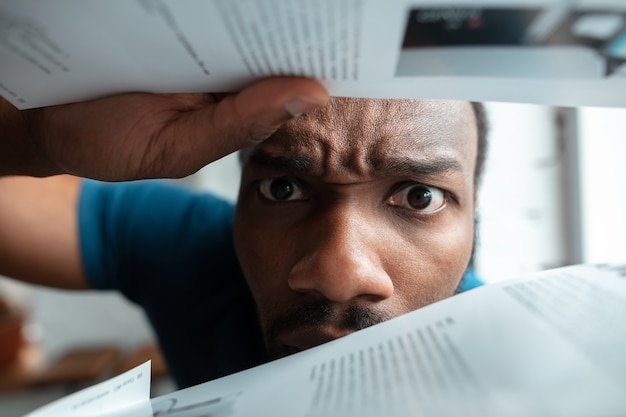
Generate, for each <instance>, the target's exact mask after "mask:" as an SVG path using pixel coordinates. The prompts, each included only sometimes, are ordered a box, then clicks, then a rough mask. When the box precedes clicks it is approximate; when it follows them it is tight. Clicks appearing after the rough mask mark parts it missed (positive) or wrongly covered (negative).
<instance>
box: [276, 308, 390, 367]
mask: <svg viewBox="0 0 626 417" xmlns="http://www.w3.org/2000/svg"><path fill="white" fill-rule="evenodd" d="M393 316H394V315H392V314H389V313H385V312H383V311H379V310H373V309H371V308H366V307H362V306H359V305H349V306H340V305H338V304H336V303H333V302H331V301H328V300H318V301H314V302H310V303H307V304H302V305H297V306H295V307H293V308H291V309H288V310H286V311H285V312H283V313H281V314H279V315H277V316H275V317H274V318H272V319H271V320H269V321H268V322H267V323H266V326H265V331H264V333H265V334H264V336H265V344H266V346H267V350H268V353H269V355H270V357H271V358H272V359H276V358H279V357H282V356H285V355H286V353H285V352H284V349H282V348H281V347H280V346H279V345H278V343H277V340H278V338H279V336H280V335H282V334H287V333H290V332H294V331H298V330H303V329H312V328H321V327H332V328H333V329H334V330H337V331H342V332H346V333H347V332H355V331H357V330H361V329H365V328H366V327H370V326H373V325H375V324H378V323H382V322H383V321H386V320H389V319H390V318H392V317H393Z"/></svg>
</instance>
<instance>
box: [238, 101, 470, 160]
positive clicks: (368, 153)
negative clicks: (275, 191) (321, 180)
mask: <svg viewBox="0 0 626 417" xmlns="http://www.w3.org/2000/svg"><path fill="white" fill-rule="evenodd" d="M475 143H476V123H475V119H474V116H473V110H472V108H471V106H470V104H469V103H466V102H455V101H418V100H372V99H355V98H334V99H332V100H331V102H330V104H329V105H328V106H326V107H324V108H322V109H318V110H317V111H314V112H311V113H307V114H305V115H303V116H301V117H299V118H297V119H294V120H292V121H290V122H288V123H287V124H285V125H284V126H283V127H282V128H281V129H279V130H278V131H277V132H276V133H275V134H274V135H273V136H272V137H271V138H270V139H268V140H267V141H266V142H264V143H263V144H262V145H260V146H259V147H257V150H262V151H263V152H265V153H270V154H273V155H280V156H283V157H286V158H289V157H298V156H307V157H309V158H311V159H313V160H314V161H315V160H319V161H320V162H321V161H322V160H328V159H329V158H334V159H335V162H336V163H339V164H344V163H346V164H347V163H348V162H347V161H355V160H361V161H367V162H369V163H375V162H376V159H382V160H384V159H385V158H386V157H389V156H398V155H403V156H406V155H410V154H414V155H417V154H419V155H421V156H426V157H428V156H429V154H433V155H434V154H441V153H446V152H447V151H448V150H455V151H458V150H459V149H460V148H468V146H467V145H468V144H470V145H472V146H474V147H475ZM472 146H470V147H469V148H470V149H471V148H472ZM246 153H249V151H248V152H246ZM244 162H245V157H244Z"/></svg>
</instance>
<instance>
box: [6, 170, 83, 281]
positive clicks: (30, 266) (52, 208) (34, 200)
mask: <svg viewBox="0 0 626 417" xmlns="http://www.w3.org/2000/svg"><path fill="white" fill-rule="evenodd" d="M79 188H80V180H79V179H78V178H76V177H71V176H65V175H61V176H54V177H50V178H45V179H40V178H29V177H4V178H0V274H2V275H5V276H7V277H11V278H15V279H19V280H22V281H27V282H30V283H34V284H40V285H45V286H52V287H59V288H69V289H82V288H87V281H86V279H85V275H84V272H83V268H82V266H81V258H80V249H79V242H78V230H77V217H76V216H77V205H76V203H77V198H78V192H79Z"/></svg>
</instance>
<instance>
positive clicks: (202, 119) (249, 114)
mask: <svg viewBox="0 0 626 417" xmlns="http://www.w3.org/2000/svg"><path fill="white" fill-rule="evenodd" d="M328 100H329V95H328V92H327V91H326V89H325V88H324V87H323V86H322V85H321V84H319V83H318V82H316V81H313V80H310V79H306V78H272V79H266V80H263V81H260V82H258V83H256V84H254V85H252V86H250V87H248V88H246V89H245V90H243V91H241V92H240V93H238V94H236V95H231V96H228V97H226V98H224V99H223V100H221V101H220V102H219V103H218V104H217V105H214V106H211V107H210V108H204V109H199V110H196V111H193V112H190V114H188V115H186V116H185V117H184V118H183V120H179V121H178V123H177V126H176V127H177V129H176V130H178V131H179V132H181V133H183V134H185V136H187V140H188V141H189V142H188V145H189V146H190V147H191V148H193V149H194V151H193V152H188V155H187V157H189V155H192V156H193V157H194V158H197V161H195V162H196V163H197V164H198V168H201V167H202V166H204V165H206V164H207V163H209V162H211V161H213V160H215V159H218V158H221V157H222V156H224V155H227V154H229V153H232V152H234V151H237V150H239V149H242V148H244V147H247V146H252V145H255V144H258V143H260V142H262V141H263V140H265V139H267V138H268V137H269V136H270V135H271V134H272V133H274V132H275V131H276V129H278V128H279V127H280V126H281V125H282V124H283V123H285V122H286V121H288V120H290V119H292V118H293V117H296V116H298V115H299V114H301V113H304V112H307V111H310V110H313V109H315V108H318V107H321V106H324V105H326V104H327V103H328ZM179 129H180V130H179ZM170 133H171V132H170ZM179 138H180V136H179ZM187 162H189V161H187Z"/></svg>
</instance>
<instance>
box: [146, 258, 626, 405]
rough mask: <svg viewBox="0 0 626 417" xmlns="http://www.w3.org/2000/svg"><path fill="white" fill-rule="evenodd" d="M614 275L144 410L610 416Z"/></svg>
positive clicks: (318, 351)
mask: <svg viewBox="0 0 626 417" xmlns="http://www.w3.org/2000/svg"><path fill="white" fill-rule="evenodd" d="M625 314H626V265H621V266H620V265H613V266H577V267H569V268H563V269H559V270H554V271H548V272H545V273H541V274H539V275H538V276H537V277H535V278H532V279H519V280H510V281H505V282H502V283H499V284H493V285H488V286H484V287H481V288H479V289H476V290H472V291H469V292H467V293H464V294H460V295H458V296H455V297H452V298H450V299H447V300H444V301H443V302H439V303H436V304H433V305H431V306H428V307H426V308H423V309H421V310H418V311H415V312H413V313H410V314H408V315H405V316H402V317H399V318H396V319H393V320H390V321H387V322H385V323H382V324H379V325H376V326H373V327H371V328H368V329H365V330H362V331H360V332H357V333H354V334H352V335H350V336H346V337H344V338H341V339H338V340H335V341H332V342H329V343H327V344H324V345H322V346H319V347H317V348H313V349H310V350H307V351H304V352H301V353H298V354H295V355H292V356H289V357H287V358H284V359H281V360H278V361H275V362H271V363H268V364H266V365H263V366H260V367H257V368H254V369H251V370H248V371H244V372H241V373H238V374H234V375H231V376H228V377H225V378H221V379H218V380H215V381H212V382H208V383H205V384H202V385H198V386H196V387H192V388H188V389H186V390H182V391H179V392H175V393H172V394H168V395H165V396H162V397H158V398H155V399H153V400H152V405H153V409H154V415H155V416H170V417H200V416H205V415H211V416H214V417H217V416H219V417H231V416H259V415H272V416H277V417H282V416H285V417H287V416H289V417H298V416H303V417H304V416H307V417H315V416H329V415H332V416H359V417H362V416H366V417H367V416H381V415H385V416H391V417H393V416H398V417H400V416H402V417H405V416H407V415H411V416H457V415H480V416H503V415H506V416H507V417H509V416H512V417H515V416H529V415H532V416H539V417H540V416H555V415H559V416H560V415H562V416H568V417H576V416H580V417H583V416H585V417H588V416H618V415H621V414H622V413H623V411H624V410H626V396H624V392H626V358H625V356H624V355H623V352H624V349H625V348H626V327H624V326H623V317H624V316H625Z"/></svg>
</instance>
